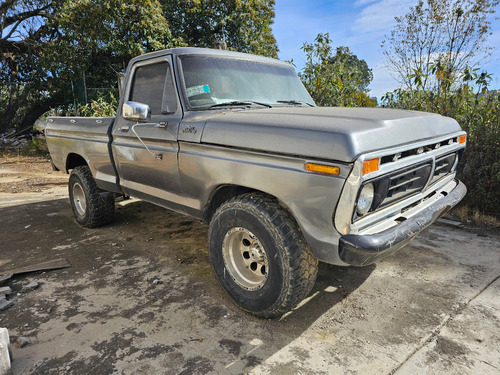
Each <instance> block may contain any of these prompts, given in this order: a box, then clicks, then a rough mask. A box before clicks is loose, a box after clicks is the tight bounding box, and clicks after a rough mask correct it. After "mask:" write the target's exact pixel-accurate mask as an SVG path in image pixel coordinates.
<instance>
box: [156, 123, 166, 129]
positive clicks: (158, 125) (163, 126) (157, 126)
mask: <svg viewBox="0 0 500 375" xmlns="http://www.w3.org/2000/svg"><path fill="white" fill-rule="evenodd" d="M166 127H167V123H166V122H159V123H158V124H156V125H155V128H161V129H164V128H166Z"/></svg>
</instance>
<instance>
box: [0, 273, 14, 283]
mask: <svg viewBox="0 0 500 375" xmlns="http://www.w3.org/2000/svg"><path fill="white" fill-rule="evenodd" d="M12 276H14V275H13V274H11V273H5V274H3V275H2V274H0V285H4V284H7V283H8V282H9V281H10V279H11V278H12Z"/></svg>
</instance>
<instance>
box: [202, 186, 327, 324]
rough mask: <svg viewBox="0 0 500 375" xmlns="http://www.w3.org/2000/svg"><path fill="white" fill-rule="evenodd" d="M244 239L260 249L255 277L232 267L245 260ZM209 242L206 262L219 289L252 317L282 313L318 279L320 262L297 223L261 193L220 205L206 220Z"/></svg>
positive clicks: (303, 296) (274, 316) (250, 194)
mask: <svg viewBox="0 0 500 375" xmlns="http://www.w3.org/2000/svg"><path fill="white" fill-rule="evenodd" d="M249 236H250V237H249ZM228 238H229V239H230V240H229V241H228ZM242 238H244V239H242ZM239 239H242V244H239V243H238V240H239ZM248 239H251V240H252V239H254V242H255V243H256V244H257V248H260V247H262V249H263V251H262V253H263V254H261V253H258V254H257V255H259V254H260V258H259V259H260V263H259V265H258V266H259V267H261V268H262V270H264V269H265V271H266V272H260V273H261V274H262V276H259V274H257V275H256V277H255V279H253V278H252V277H253V274H252V273H251V272H249V268H252V267H247V268H245V267H241V265H240V267H239V268H238V267H237V266H236V267H235V266H234V264H238V261H237V259H240V263H241V260H243V261H245V259H244V257H243V256H242V257H241V258H238V254H237V252H238V250H239V249H240V248H243V250H244V252H246V249H245V246H247V245H248V244H249V240H248ZM245 241H246V243H245ZM208 243H209V255H210V262H211V264H212V267H213V270H214V272H215V275H216V277H217V279H218V281H219V283H220V284H221V286H222V288H223V289H224V290H225V291H226V292H227V294H228V295H229V297H231V299H232V300H233V302H234V303H235V304H236V305H238V306H239V307H241V308H242V309H243V310H245V311H247V312H249V313H251V314H253V315H256V316H259V317H263V318H276V317H280V316H282V315H283V314H284V313H286V312H288V311H290V310H291V309H293V308H294V307H295V306H297V304H298V303H299V302H300V301H302V300H303V299H304V298H305V297H306V296H307V295H308V294H309V292H310V291H311V289H312V287H313V286H314V282H315V281H316V276H317V273H318V260H317V259H316V257H315V256H314V255H313V254H312V252H311V251H310V249H309V246H308V245H307V243H306V241H305V240H304V238H303V236H302V234H301V232H300V229H299V226H298V225H297V223H296V221H295V220H294V218H293V217H292V215H291V214H290V213H289V212H288V211H287V210H286V209H284V208H283V207H282V206H280V205H279V204H278V202H277V201H275V200H273V199H271V198H269V197H267V196H265V195H263V194H254V193H248V194H244V195H240V196H237V197H235V198H233V199H231V200H229V201H227V202H226V203H224V204H222V205H221V206H220V207H219V208H218V209H217V211H216V212H215V214H214V216H213V218H212V220H211V222H210V228H209V232H208ZM235 244H236V246H230V245H235ZM248 246H250V245H248ZM228 248H237V251H235V253H236V254H235V256H234V257H233V258H231V257H228V256H227V254H228V253H230V251H231V250H228ZM224 254H226V255H224ZM262 255H265V256H262ZM228 258H229V260H228ZM234 259H236V261H235V262H234V264H233V263H232V261H233V260H234ZM252 265H253V264H252ZM264 265H265V267H264ZM254 268H256V267H254ZM231 269H233V271H231ZM234 269H237V270H238V269H239V270H240V271H241V274H243V275H244V276H246V275H247V274H248V273H250V281H248V279H246V278H245V277H241V276H240V273H238V271H236V272H235V271H234Z"/></svg>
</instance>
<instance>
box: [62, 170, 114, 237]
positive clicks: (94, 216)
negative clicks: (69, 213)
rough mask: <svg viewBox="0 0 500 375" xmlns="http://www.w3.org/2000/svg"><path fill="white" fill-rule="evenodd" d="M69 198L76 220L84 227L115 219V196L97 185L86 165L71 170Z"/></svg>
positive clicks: (100, 224) (95, 225) (91, 226)
mask: <svg viewBox="0 0 500 375" xmlns="http://www.w3.org/2000/svg"><path fill="white" fill-rule="evenodd" d="M69 199H70V202H71V207H72V209H73V214H74V215H75V218H76V221H77V222H78V223H79V224H80V225H82V226H84V227H87V228H95V227H100V226H102V225H105V224H108V223H110V222H111V221H112V220H113V216H114V212H115V200H114V196H113V194H112V193H108V192H105V191H104V190H101V189H100V188H99V187H98V186H97V184H96V182H95V180H94V178H93V177H92V173H91V172H90V168H89V167H88V166H86V165H85V166H79V167H76V168H75V169H73V171H72V172H71V175H70V176H69Z"/></svg>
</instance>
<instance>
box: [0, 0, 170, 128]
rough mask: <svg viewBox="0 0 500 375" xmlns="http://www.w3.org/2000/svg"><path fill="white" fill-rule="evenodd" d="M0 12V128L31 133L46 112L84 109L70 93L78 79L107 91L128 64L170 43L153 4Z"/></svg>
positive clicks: (104, 1)
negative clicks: (0, 105) (61, 108)
mask: <svg viewBox="0 0 500 375" xmlns="http://www.w3.org/2000/svg"><path fill="white" fill-rule="evenodd" d="M0 11H1V12H2V13H0V15H1V18H0V19H1V27H2V30H3V33H2V39H1V40H0V46H1V47H2V55H1V56H0V59H1V60H0V61H1V64H2V77H1V79H2V86H4V85H5V86H6V87H8V89H7V90H6V89H5V88H3V90H2V92H0V95H2V98H1V99H0V100H2V101H8V103H7V105H6V106H5V107H3V108H0V118H1V120H0V121H1V122H0V130H5V129H7V128H8V127H10V126H18V127H21V128H24V127H30V125H32V124H33V123H34V121H35V120H36V119H37V118H38V117H39V116H40V115H42V114H43V113H45V112H46V111H48V110H49V109H50V108H51V107H56V106H60V105H69V104H73V105H75V104H78V102H81V104H84V103H85V102H86V100H85V99H86V95H80V97H78V95H76V94H77V93H75V91H76V90H75V88H76V87H77V86H78V84H79V83H80V82H82V81H83V83H84V84H83V85H82V86H84V85H85V86H88V87H94V88H95V87H99V88H105V89H106V90H107V91H109V90H112V89H113V87H115V86H116V81H117V79H116V73H117V72H119V71H123V70H124V67H125V66H126V64H127V62H128V60H130V58H132V57H134V56H137V55H139V54H142V53H144V52H150V51H153V50H157V49H161V48H166V47H168V46H170V44H171V41H172V38H171V34H170V32H169V29H168V24H167V22H166V20H165V19H164V17H163V13H162V12H163V11H162V8H161V6H160V5H159V3H158V2H157V1H156V0H125V1H118V0H95V1H91V0H74V1H62V0H61V1H59V0H37V1H27V0H24V1H16V0H8V2H7V3H4V4H2V5H1V6H0ZM78 81H80V82H78ZM7 91H8V92H7ZM86 91H87V90H85V93H86ZM82 92H83V90H82ZM94 94H95V95H94V97H95V98H97V97H98V95H97V94H98V93H97V92H95V93H94ZM7 98H9V99H7Z"/></svg>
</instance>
